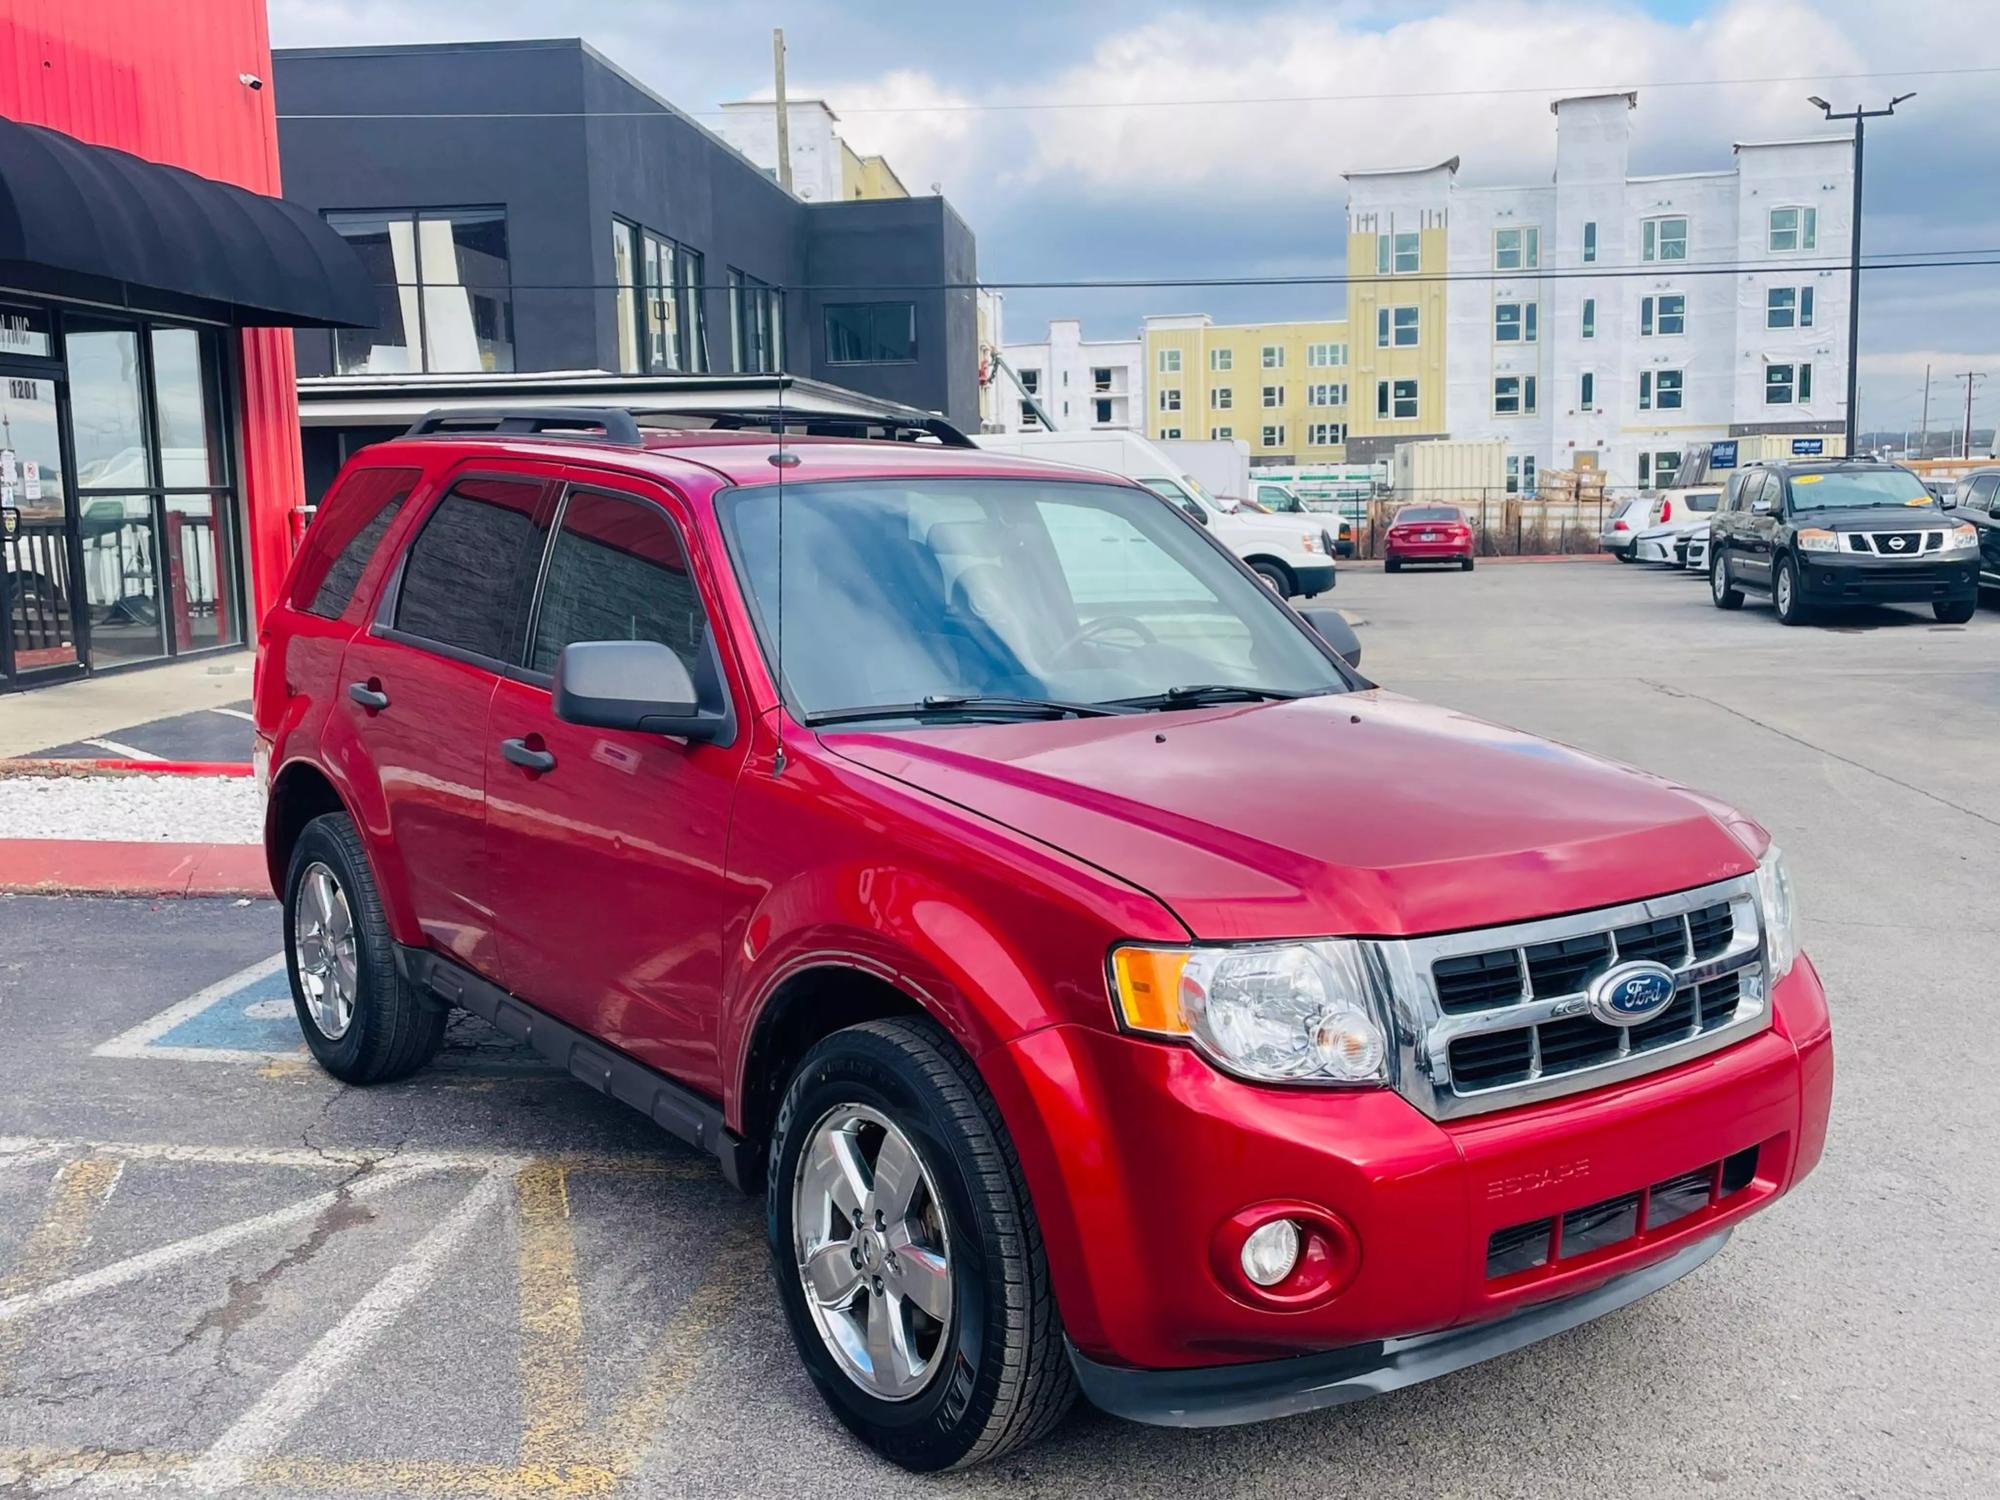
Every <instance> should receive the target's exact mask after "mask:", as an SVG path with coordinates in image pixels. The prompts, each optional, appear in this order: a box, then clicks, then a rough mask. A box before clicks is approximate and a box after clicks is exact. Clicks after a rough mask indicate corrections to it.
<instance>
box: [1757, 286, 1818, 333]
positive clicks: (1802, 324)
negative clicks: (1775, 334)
mask: <svg viewBox="0 0 2000 1500" xmlns="http://www.w3.org/2000/svg"><path fill="white" fill-rule="evenodd" d="M1764 326H1765V327H1766V328H1810V327H1812V326H1813V289H1812V288H1811V287H1809V286H1774V287H1771V288H1770V289H1769V290H1767V291H1766V292H1765V293H1764Z"/></svg>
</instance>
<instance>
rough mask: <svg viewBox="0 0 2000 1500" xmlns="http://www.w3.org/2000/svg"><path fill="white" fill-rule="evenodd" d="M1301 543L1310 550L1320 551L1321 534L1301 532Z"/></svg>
mask: <svg viewBox="0 0 2000 1500" xmlns="http://www.w3.org/2000/svg"><path fill="white" fill-rule="evenodd" d="M1299 545H1300V546H1301V547H1303V548H1305V550H1306V551H1308V552H1317V551H1319V534H1318V533H1316V532H1311V531H1306V532H1301V533H1300V534H1299Z"/></svg>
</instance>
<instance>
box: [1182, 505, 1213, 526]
mask: <svg viewBox="0 0 2000 1500" xmlns="http://www.w3.org/2000/svg"><path fill="white" fill-rule="evenodd" d="M1181 509H1182V510H1184V511H1186V512H1187V513H1188V514H1189V515H1191V516H1193V517H1194V518H1195V519H1196V520H1197V521H1199V522H1201V524H1202V525H1204V526H1206V525H1207V524H1208V512H1207V511H1205V510H1203V509H1202V508H1201V507H1200V506H1199V505H1197V504H1195V503H1194V501H1192V500H1183V501H1181Z"/></svg>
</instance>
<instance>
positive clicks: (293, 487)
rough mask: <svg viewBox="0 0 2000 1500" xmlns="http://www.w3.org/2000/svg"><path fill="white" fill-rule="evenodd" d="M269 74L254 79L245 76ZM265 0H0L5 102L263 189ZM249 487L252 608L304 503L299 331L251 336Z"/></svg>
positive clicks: (68, 127) (97, 138)
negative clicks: (296, 380) (295, 352)
mask: <svg viewBox="0 0 2000 1500" xmlns="http://www.w3.org/2000/svg"><path fill="white" fill-rule="evenodd" d="M243 73H251V74H254V75H255V76H257V77H258V78H262V79H264V80H265V83H266V87H264V88H263V89H261V90H260V89H251V88H248V87H246V86H245V85H244V84H243V83H242V82H241V81H240V80H239V77H238V75H239V74H243ZM270 77H271V41H270V33H269V29H268V27H267V25H266V22H265V16H264V0H0V115H7V116H9V117H11V118H13V119H16V120H25V121H28V122H30V123H32V124H36V125H47V126H49V127H51V128H53V129H56V130H61V131H65V132H67V133H68V134H70V135H73V136H75V137H77V139H79V140H84V141H89V142H91V143H92V144H93V145H98V146H115V147H117V148H118V149H119V150H121V151H130V152H132V153H133V154H134V155H136V156H143V157H145V158H146V159H147V160H149V161H157V162H164V163H166V164H168V165H170V166H176V167H185V168H187V169H188V170H189V171H191V172H199V173H201V174H202V175H203V176H204V177H214V178H217V179H219V180H221V181H223V182H233V183H236V184H237V185H238V186H240V187H246V188H250V189H252V190H253V191H255V192H259V193H271V194H276V193H277V192H278V191H279V187H278V126H277V119H276V115H275V109H276V106H275V105H274V103H273V102H272V98H271V90H270V87H269V82H270ZM241 342H242V389H241V390H240V391H239V393H238V394H239V407H238V411H239V413H240V422H241V431H242V435H243V474H242V476H241V478H242V488H243V497H244V509H245V512H246V521H245V525H246V529H247V532H248V535H247V536H246V538H245V542H246V545H247V547H248V551H249V558H248V562H249V567H250V578H251V589H252V596H253V602H254V606H255V609H254V614H253V616H252V618H254V619H261V618H262V617H263V613H264V610H265V607H266V606H267V605H269V604H270V602H271V600H272V598H273V596H274V595H275V594H276V592H277V587H278V583H279V580H280V578H281V576H282V575H283V573H284V569H285V565H286V563H287V562H288V561H289V560H290V557H291V542H290V512H291V511H292V510H293V509H294V508H295V507H297V506H299V505H301V504H303V503H304V499H305V482H304V478H303V475H302V472H301V468H300V462H299V411H298V396H297V393H296V390H295V388H294V386H293V383H292V377H293V369H294V367H293V363H292V336H291V334H290V333H289V332H288V331H286V330H284V329H278V328H256V329H249V330H246V331H245V332H244V333H243V334H242V335H241Z"/></svg>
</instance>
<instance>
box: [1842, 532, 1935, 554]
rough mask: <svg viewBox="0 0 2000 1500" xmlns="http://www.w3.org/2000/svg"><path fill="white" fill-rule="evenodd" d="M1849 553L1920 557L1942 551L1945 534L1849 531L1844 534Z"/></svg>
mask: <svg viewBox="0 0 2000 1500" xmlns="http://www.w3.org/2000/svg"><path fill="white" fill-rule="evenodd" d="M1846 536H1847V550H1848V551H1849V552H1869V553H1873V554H1874V555H1875V556H1877V557H1921V556H1922V555H1923V554H1924V553H1926V552H1942V551H1943V550H1944V539H1945V533H1944V532H1942V531H1939V530H1937V529H1936V528H1932V529H1930V530H1927V531H1911V530H1904V531H1850V532H1848V533H1846Z"/></svg>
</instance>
